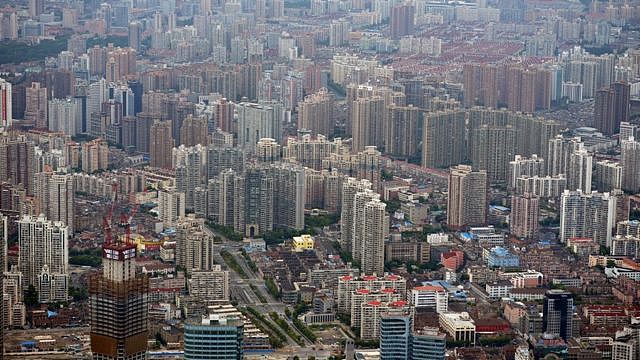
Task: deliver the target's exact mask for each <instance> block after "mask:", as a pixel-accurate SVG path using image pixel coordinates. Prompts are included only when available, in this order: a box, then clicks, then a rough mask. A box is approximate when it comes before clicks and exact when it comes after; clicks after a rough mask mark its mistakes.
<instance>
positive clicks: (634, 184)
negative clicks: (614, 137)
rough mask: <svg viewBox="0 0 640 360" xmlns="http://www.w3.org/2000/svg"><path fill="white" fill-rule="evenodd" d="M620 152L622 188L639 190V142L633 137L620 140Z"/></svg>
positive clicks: (633, 191) (635, 191)
mask: <svg viewBox="0 0 640 360" xmlns="http://www.w3.org/2000/svg"><path fill="white" fill-rule="evenodd" d="M621 153H622V157H621V165H622V189H623V190H624V191H627V192H630V193H634V194H635V193H637V192H640V142H639V141H636V139H635V138H629V139H628V140H622V146H621Z"/></svg>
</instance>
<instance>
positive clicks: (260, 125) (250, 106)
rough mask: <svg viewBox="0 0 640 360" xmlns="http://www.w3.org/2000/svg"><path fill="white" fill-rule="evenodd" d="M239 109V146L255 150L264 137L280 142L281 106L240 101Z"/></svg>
mask: <svg viewBox="0 0 640 360" xmlns="http://www.w3.org/2000/svg"><path fill="white" fill-rule="evenodd" d="M236 109H237V111H238V146H239V147H241V148H243V149H245V150H248V151H253V150H254V149H255V147H256V144H257V143H258V141H259V140H260V139H262V138H271V139H275V140H276V141H278V142H280V141H281V137H282V128H281V126H282V124H281V123H280V121H281V113H280V112H281V108H280V106H279V105H278V104H276V103H269V104H255V103H246V102H243V103H240V104H238V105H236Z"/></svg>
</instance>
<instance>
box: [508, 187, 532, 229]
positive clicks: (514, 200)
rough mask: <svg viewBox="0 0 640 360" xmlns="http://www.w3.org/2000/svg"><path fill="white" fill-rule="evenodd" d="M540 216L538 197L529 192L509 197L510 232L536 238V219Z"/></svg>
mask: <svg viewBox="0 0 640 360" xmlns="http://www.w3.org/2000/svg"><path fill="white" fill-rule="evenodd" d="M539 217H540V199H539V198H538V197H537V196H535V195H531V194H524V195H513V196H512V197H511V215H510V217H509V223H510V224H511V228H510V229H511V233H512V234H513V235H515V236H518V237H522V238H526V239H536V238H537V237H538V219H539Z"/></svg>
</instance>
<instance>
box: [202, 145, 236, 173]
mask: <svg viewBox="0 0 640 360" xmlns="http://www.w3.org/2000/svg"><path fill="white" fill-rule="evenodd" d="M244 165H245V152H244V150H242V149H239V148H235V147H231V146H209V147H208V148H207V178H208V179H212V178H214V177H216V176H218V175H219V174H220V173H221V172H222V171H225V170H228V169H233V170H234V171H237V172H243V171H244Z"/></svg>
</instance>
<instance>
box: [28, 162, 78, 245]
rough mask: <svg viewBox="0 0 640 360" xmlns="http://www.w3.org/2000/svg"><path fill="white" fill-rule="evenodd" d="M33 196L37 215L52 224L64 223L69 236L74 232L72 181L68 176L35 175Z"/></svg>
mask: <svg viewBox="0 0 640 360" xmlns="http://www.w3.org/2000/svg"><path fill="white" fill-rule="evenodd" d="M35 177H36V179H35V180H36V182H35V188H34V194H35V197H36V199H37V200H38V201H39V206H38V208H39V209H38V210H39V213H42V214H44V215H45V216H46V217H47V219H49V220H50V221H53V222H58V221H59V222H62V223H64V224H65V225H66V226H67V228H68V232H69V234H70V235H72V234H73V232H74V228H75V227H74V218H75V213H74V204H73V198H74V189H75V186H74V181H73V176H72V175H70V174H56V173H53V172H41V173H37V174H36V175H35Z"/></svg>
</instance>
